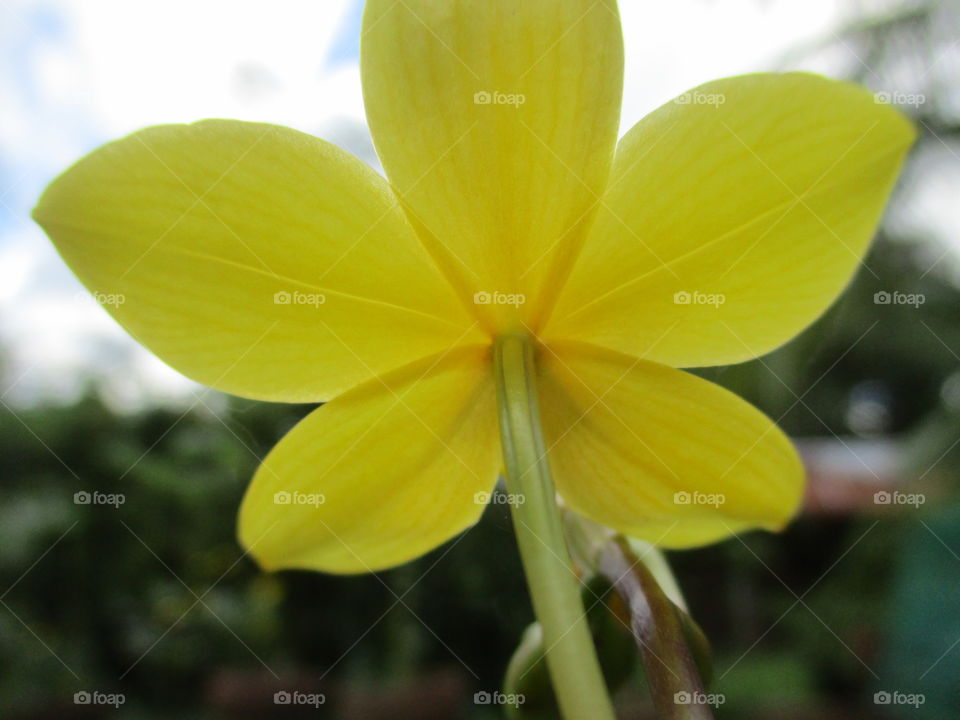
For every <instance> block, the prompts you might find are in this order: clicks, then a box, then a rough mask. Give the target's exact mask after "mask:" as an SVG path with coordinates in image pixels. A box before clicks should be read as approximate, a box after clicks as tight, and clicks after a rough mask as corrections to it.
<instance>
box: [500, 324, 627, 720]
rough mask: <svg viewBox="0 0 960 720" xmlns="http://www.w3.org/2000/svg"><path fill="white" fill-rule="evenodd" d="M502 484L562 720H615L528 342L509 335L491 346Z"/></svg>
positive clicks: (525, 337)
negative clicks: (567, 533)
mask: <svg viewBox="0 0 960 720" xmlns="http://www.w3.org/2000/svg"><path fill="white" fill-rule="evenodd" d="M494 363H495V374H496V383H497V405H498V407H499V411H500V436H501V438H502V444H503V460H504V464H505V466H506V474H507V485H508V488H509V490H510V492H511V493H513V494H514V496H515V498H514V500H515V501H514V502H511V503H510V508H511V512H512V515H513V524H514V530H515V532H516V534H517V544H518V545H519V547H520V557H521V560H522V561H523V569H524V571H525V572H526V575H527V584H528V586H529V588H530V597H531V600H532V601H533V609H534V613H535V614H536V616H537V619H538V620H539V621H540V624H541V626H542V627H543V639H544V647H546V649H547V668H548V669H549V671H550V678H551V680H552V682H553V687H554V691H555V692H556V695H557V699H558V701H559V704H560V710H561V711H562V713H563V716H564V718H566V720H615V716H614V713H613V707H612V705H611V704H610V699H609V697H608V696H607V688H606V685H605V684H604V681H603V675H602V673H601V672H600V666H599V664H598V663H597V653H596V650H595V649H594V646H593V641H592V640H591V637H590V629H589V627H588V625H587V620H586V613H585V612H584V608H583V602H582V600H581V598H580V583H579V580H578V579H577V577H576V575H575V573H574V571H573V568H572V565H571V562H570V554H569V552H568V550H567V545H566V542H565V541H564V537H563V526H562V524H561V522H560V511H559V508H558V507H557V499H556V491H555V490H554V487H553V479H552V478H551V477H550V467H549V465H548V464H547V459H546V452H545V450H544V443H543V435H542V433H541V430H540V410H539V407H538V404H537V388H536V372H535V367H534V349H533V339H532V338H531V337H529V336H524V335H506V336H503V337H501V338H499V339H498V340H497V343H496V345H495V349H494Z"/></svg>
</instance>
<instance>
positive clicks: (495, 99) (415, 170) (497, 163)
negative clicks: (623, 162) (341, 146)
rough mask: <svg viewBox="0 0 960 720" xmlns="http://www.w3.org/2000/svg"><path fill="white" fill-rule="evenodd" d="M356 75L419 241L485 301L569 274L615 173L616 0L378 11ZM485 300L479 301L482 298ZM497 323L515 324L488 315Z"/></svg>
mask: <svg viewBox="0 0 960 720" xmlns="http://www.w3.org/2000/svg"><path fill="white" fill-rule="evenodd" d="M363 28H364V29H363V35H362V38H363V39H362V44H361V70H362V74H363V88H364V99H365V102H366V110H367V118H368V120H369V123H370V129H371V131H372V133H373V137H374V141H375V144H376V147H377V152H378V153H379V155H380V159H381V160H382V161H383V166H384V168H385V169H386V172H387V176H388V177H389V178H390V181H391V183H392V184H393V186H394V188H395V189H396V191H397V192H398V193H399V195H400V196H401V198H402V199H403V200H404V205H405V207H406V208H407V209H408V211H409V214H410V216H411V217H412V218H413V219H414V221H415V223H416V224H417V225H418V229H419V230H420V231H421V236H422V237H423V238H424V242H425V243H427V245H428V247H429V248H430V249H431V252H433V254H434V255H435V257H437V258H438V262H440V263H441V265H442V266H443V267H444V268H445V269H447V271H448V274H450V275H451V276H454V277H456V278H457V279H458V280H457V284H458V286H459V288H460V290H461V293H462V294H463V295H464V297H465V298H466V299H467V300H468V301H469V302H472V301H473V298H472V297H471V295H472V294H473V293H475V292H488V293H494V292H501V293H504V294H507V295H512V294H517V293H520V294H524V295H525V296H526V299H528V300H530V302H528V303H527V304H526V305H524V306H523V307H521V308H520V313H519V315H520V316H521V317H525V318H527V319H526V322H528V323H532V322H535V320H534V319H533V318H534V316H535V315H536V313H537V312H538V308H540V307H541V306H540V305H538V304H537V303H534V302H532V301H533V300H534V298H538V299H542V300H546V299H547V297H548V295H549V293H550V292H551V289H550V287H549V281H550V280H551V279H552V278H556V277H558V275H560V274H565V272H566V270H568V267H566V265H567V264H568V263H569V262H570V261H571V260H572V256H573V253H574V251H575V249H576V248H577V247H578V246H579V244H580V242H581V241H582V234H583V230H584V228H585V227H586V224H587V223H585V222H584V219H585V218H586V217H588V216H589V213H590V210H591V209H592V208H593V206H594V205H595V202H596V200H597V198H598V197H599V195H600V194H601V193H602V192H603V188H604V187H605V185H606V180H607V176H608V174H609V168H610V162H611V159H612V156H613V148H614V145H615V143H616V137H617V129H618V123H619V111H620V96H621V92H622V84H623V78H622V76H623V47H622V45H623V43H622V37H621V34H620V20H619V15H618V14H617V9H616V4H615V3H614V2H611V0H600V1H599V2H598V1H597V0H525V1H524V2H516V1H515V0H490V1H487V2H475V1H474V0H453V1H451V2H436V0H403V2H396V1H395V0H369V1H368V2H367V7H366V12H365V15H364V24H363ZM480 302H481V303H482V300H481V301H480ZM478 312H479V314H480V315H481V316H482V317H484V318H485V322H487V323H493V324H494V325H500V326H502V325H503V324H504V322H505V320H504V318H505V317H511V318H513V319H514V321H515V318H516V316H517V315H518V313H517V312H516V311H515V310H513V308H511V307H509V306H508V305H500V304H498V303H496V302H491V303H488V304H487V305H485V306H484V305H481V306H480V307H478Z"/></svg>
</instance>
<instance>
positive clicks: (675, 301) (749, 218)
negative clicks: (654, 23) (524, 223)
mask: <svg viewBox="0 0 960 720" xmlns="http://www.w3.org/2000/svg"><path fill="white" fill-rule="evenodd" d="M684 101H685V102H684ZM913 137H914V131H913V128H912V126H911V125H910V123H909V122H908V121H907V120H906V119H905V118H904V117H903V116H902V115H900V114H899V113H898V112H897V111H896V110H895V109H893V108H892V107H890V106H887V105H883V104H880V103H878V102H875V100H874V97H873V96H872V95H871V94H870V93H869V92H867V91H866V90H864V89H863V88H860V87H857V86H854V85H851V84H848V83H844V82H838V81H834V80H828V79H826V78H822V77H819V76H816V75H810V74H804V73H789V74H785V75H775V74H762V75H747V76H743V77H736V78H729V79H726V80H718V81H716V82H712V83H708V84H707V85H703V86H701V87H699V88H697V89H696V90H693V91H691V92H689V93H686V94H685V95H683V96H681V97H680V98H678V99H677V100H675V101H674V102H672V103H668V104H666V105H664V106H663V107H661V108H660V109H659V110H657V111H655V112H654V113H652V114H651V115H649V116H647V117H646V118H645V119H643V120H642V121H640V122H639V123H638V124H637V125H636V126H635V127H634V128H633V129H632V130H631V131H630V132H629V133H628V134H627V135H626V136H625V137H624V139H623V140H622V141H621V143H620V146H619V147H618V149H617V157H616V160H615V163H614V169H613V172H612V175H611V184H610V187H609V188H608V190H607V194H606V196H605V198H604V206H603V208H602V209H601V210H600V211H599V212H598V215H597V219H596V224H595V226H594V227H593V228H592V230H591V233H590V236H589V238H588V240H587V242H586V244H585V246H584V249H583V253H582V254H581V256H580V258H579V259H578V261H577V264H576V266H575V268H574V270H573V273H572V275H571V277H570V281H569V283H568V285H567V287H566V288H565V289H564V291H563V294H562V297H561V300H560V302H559V303H558V307H557V309H556V313H555V316H554V319H553V320H552V322H551V323H550V327H549V328H548V330H547V331H546V332H545V334H544V336H545V337H553V338H569V339H578V340H582V341H584V342H592V343H596V344H599V345H604V346H606V347H609V348H612V349H615V350H619V351H621V352H625V353H629V354H631V355H634V356H636V357H645V358H647V359H649V360H655V361H657V362H662V363H665V364H668V365H673V366H675V367H693V366H699V365H718V364H725V363H733V362H739V361H742V360H747V359H750V358H753V357H756V356H757V355H761V354H763V353H765V352H768V351H770V350H772V349H773V348H775V347H777V346H778V345H780V344H781V343H784V342H786V341H787V340H789V339H790V338H792V337H793V336H795V335H796V334H797V333H798V332H800V331H801V330H802V329H803V328H804V327H806V326H807V325H809V324H810V323H811V322H813V321H814V320H815V319H816V318H817V317H818V316H819V315H820V314H821V313H822V312H824V310H825V309H826V308H827V307H828V306H829V304H830V303H831V302H832V301H833V300H834V299H835V298H836V297H837V295H838V294H839V292H840V291H841V290H842V289H843V287H844V286H845V285H846V283H847V282H848V281H849V279H850V277H851V275H852V273H853V272H854V271H855V270H856V269H857V267H858V264H859V263H860V261H861V258H862V256H863V254H864V252H865V249H866V247H867V244H868V243H869V241H870V238H871V237H872V235H873V232H874V229H875V228H876V225H877V222H878V220H879V218H880V215H881V213H882V212H883V207H884V204H885V202H886V200H887V196H888V194H889V192H890V189H891V187H892V186H893V183H894V180H895V179H896V177H897V173H898V171H899V168H900V166H901V163H902V161H903V158H904V155H905V153H906V152H907V149H908V148H909V146H910V144H911V142H912V141H913ZM685 301H686V302H685Z"/></svg>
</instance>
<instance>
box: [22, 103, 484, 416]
mask: <svg viewBox="0 0 960 720" xmlns="http://www.w3.org/2000/svg"><path fill="white" fill-rule="evenodd" d="M34 217H35V218H36V219H37V222H39V223H40V224H41V225H42V226H43V228H44V229H45V230H46V231H47V233H48V234H49V235H50V237H51V238H52V239H53V241H54V244H55V245H56V246H57V249H58V250H59V251H60V253H61V255H62V256H63V258H64V260H66V262H67V264H68V265H69V266H70V268H71V269H72V270H73V271H74V272H75V273H76V274H77V276H78V277H79V278H80V280H81V281H82V282H83V284H84V285H86V287H87V288H88V289H89V290H90V291H91V292H93V293H95V294H96V295H95V297H97V298H104V299H105V307H106V308H107V309H108V310H109V311H110V313H111V314H112V315H113V316H114V318H115V319H116V320H117V321H118V322H119V323H120V324H121V325H123V326H124V327H125V328H126V329H127V330H128V331H129V332H130V333H131V334H132V335H133V336H134V337H135V338H136V339H137V340H139V341H140V342H142V343H143V344H144V345H146V346H147V347H148V348H149V349H150V350H152V351H153V352H155V353H156V354H157V355H158V356H159V357H160V358H161V359H162V360H164V361H165V362H167V363H169V364H170V365H172V366H173V367H174V368H176V369H177V370H179V371H180V372H182V373H184V374H185V375H187V376H189V377H191V378H193V379H194V380H197V381H199V382H201V383H203V384H205V385H209V386H211V387H215V388H217V389H219V390H225V391H226V392H231V393H234V394H236V395H244V396H248V397H254V398H259V399H266V400H285V401H296V402H300V401H313V400H323V399H328V398H330V397H332V396H334V395H336V394H337V393H339V392H341V391H343V390H345V389H346V388H349V387H351V386H353V385H355V384H357V383H358V382H360V381H362V380H364V379H367V378H369V377H371V376H372V375H374V374H376V373H380V372H383V371H386V370H389V369H391V368H395V367H399V366H401V365H404V364H406V363H409V362H411V361H413V360H416V359H417V358H421V357H424V356H426V355H429V354H431V353H436V352H439V351H440V350H442V349H444V348H446V347H448V346H449V345H450V344H452V343H454V342H456V341H457V339H458V338H459V337H461V336H463V335H464V334H465V331H467V330H468V328H469V327H470V325H471V323H472V322H473V321H472V320H471V319H469V318H468V316H467V315H466V313H465V311H464V310H463V309H462V306H461V305H460V303H459V302H458V301H457V299H456V296H455V295H454V294H453V292H452V290H451V289H450V287H449V284H448V283H446V281H445V280H444V279H443V278H442V277H441V275H440V274H439V272H438V271H437V269H436V266H435V265H434V264H433V262H432V260H431V259H430V258H429V256H428V255H427V254H426V252H425V251H424V250H423V249H422V246H421V245H420V244H419V242H418V240H417V238H416V234H415V233H414V231H413V229H412V228H411V227H410V225H409V224H408V223H407V221H406V219H405V217H404V215H403V212H402V210H401V209H400V208H399V206H398V204H397V202H396V200H395V199H394V197H393V195H392V193H391V192H390V189H389V187H388V186H387V185H386V183H385V182H384V181H383V180H382V178H380V177H379V176H378V175H377V174H376V173H375V172H374V171H373V170H371V169H370V168H368V167H367V166H366V165H364V164H363V163H362V162H360V161H359V160H357V159H356V158H353V157H352V156H350V155H348V154H347V153H345V152H343V151H342V150H339V149H338V148H336V147H334V146H333V145H330V144H329V143H326V142H323V141H322V140H318V139H317V138H314V137H311V136H309V135H305V134H303V133H299V132H296V131H294V130H289V129H287V128H282V127H277V126H274V125H264V124H259V123H245V122H237V121H227V120H208V121H203V122H200V123H196V124H193V125H165V126H159V127H152V128H148V129H146V130H143V131H140V132H138V133H135V134H133V135H131V136H129V137H127V138H124V139H123V140H118V141H116V142H112V143H110V144H108V145H105V146H104V147H102V148H100V149H99V150H96V151H95V152H93V153H92V154H90V155H88V156H87V157H85V158H83V159H82V160H80V161H79V162H78V163H77V164H76V165H74V166H73V167H72V168H70V169H69V170H67V171H66V172H65V173H64V174H63V175H61V176H60V177H59V178H57V179H56V180H55V181H54V182H53V183H52V184H51V185H50V187H49V188H47V190H46V192H45V193H44V195H43V197H42V198H41V199H40V202H39V204H38V206H37V208H36V209H35V210H34Z"/></svg>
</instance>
